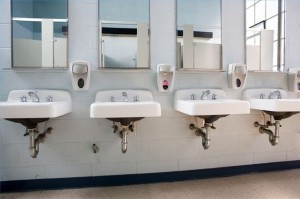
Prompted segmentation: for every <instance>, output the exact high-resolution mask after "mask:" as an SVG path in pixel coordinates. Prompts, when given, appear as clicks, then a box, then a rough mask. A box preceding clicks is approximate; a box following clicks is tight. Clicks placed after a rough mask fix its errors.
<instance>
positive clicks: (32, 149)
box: [27, 128, 39, 158]
mask: <svg viewBox="0 0 300 199" xmlns="http://www.w3.org/2000/svg"><path fill="white" fill-rule="evenodd" d="M27 133H28V135H29V153H30V155H31V157H32V158H36V157H37V155H38V153H39V143H37V142H36V138H35V135H36V134H37V133H38V130H37V128H34V129H27Z"/></svg>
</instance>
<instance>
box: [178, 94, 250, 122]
mask: <svg viewBox="0 0 300 199" xmlns="http://www.w3.org/2000/svg"><path fill="white" fill-rule="evenodd" d="M208 91H209V94H208V95H205V94H204V95H203V97H202V99H201V96H202V94H203V93H204V92H208ZM174 108H175V110H177V111H179V112H182V113H185V114H187V115H193V116H197V117H200V118H203V119H205V121H206V122H208V123H212V122H214V121H216V120H217V119H219V118H220V117H225V116H227V115H230V114H246V113H249V112H250V107H249V103H248V102H247V101H243V100H235V99H228V98H227V97H226V94H225V92H224V91H223V90H221V89H183V90H177V91H176V92H175V96H174Z"/></svg>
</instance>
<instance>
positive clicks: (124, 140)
mask: <svg viewBox="0 0 300 199" xmlns="http://www.w3.org/2000/svg"><path fill="white" fill-rule="evenodd" d="M121 132H122V144H121V149H122V153H126V152H127V146H128V142H127V136H128V128H126V129H125V128H124V129H123V130H122V131H121Z"/></svg>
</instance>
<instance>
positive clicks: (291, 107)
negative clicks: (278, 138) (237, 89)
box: [243, 88, 300, 119]
mask: <svg viewBox="0 0 300 199" xmlns="http://www.w3.org/2000/svg"><path fill="white" fill-rule="evenodd" d="M243 97H244V99H245V100H248V101H249V103H250V107H251V108H252V109H257V110H263V111H265V112H266V113H268V114H270V115H273V116H274V117H275V119H276V118H277V119H284V118H287V117H289V116H291V115H294V114H296V113H298V112H300V99H299V98H288V95H287V93H286V91H285V90H282V89H265V88H263V89H247V90H245V91H244V93H243Z"/></svg>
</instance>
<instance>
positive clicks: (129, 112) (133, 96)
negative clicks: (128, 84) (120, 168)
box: [90, 90, 161, 153]
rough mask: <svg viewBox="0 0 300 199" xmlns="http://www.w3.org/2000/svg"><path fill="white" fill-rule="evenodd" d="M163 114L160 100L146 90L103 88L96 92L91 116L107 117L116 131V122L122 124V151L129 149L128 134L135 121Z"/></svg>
mask: <svg viewBox="0 0 300 199" xmlns="http://www.w3.org/2000/svg"><path fill="white" fill-rule="evenodd" d="M159 116H161V108H160V104H159V103H158V102H155V101H153V96H152V93H151V92H150V91H146V90H103V91H98V92H97V94H96V98H95V102H94V103H93V104H91V107H90V117H91V118H106V119H108V120H111V121H113V122H114V124H113V129H114V132H116V131H117V130H118V126H117V125H116V124H115V122H119V123H120V124H121V131H120V136H121V137H122V152H123V153H125V152H126V151H127V134H128V132H129V131H133V129H134V126H133V123H134V122H135V121H138V120H141V119H143V118H144V117H159Z"/></svg>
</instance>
